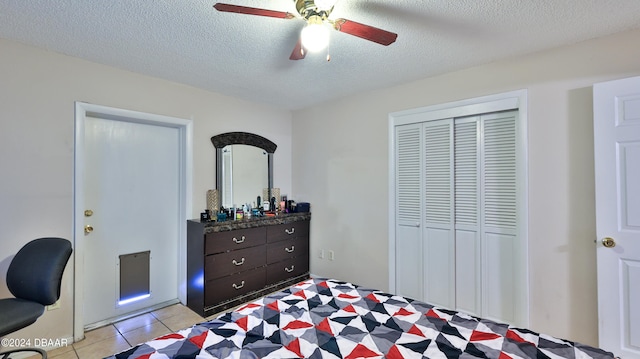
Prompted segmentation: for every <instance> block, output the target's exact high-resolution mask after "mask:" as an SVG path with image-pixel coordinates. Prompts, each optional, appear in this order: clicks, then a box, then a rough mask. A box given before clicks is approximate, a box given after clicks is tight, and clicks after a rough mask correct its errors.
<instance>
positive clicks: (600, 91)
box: [593, 77, 640, 358]
mask: <svg viewBox="0 0 640 359" xmlns="http://www.w3.org/2000/svg"><path fill="white" fill-rule="evenodd" d="M593 97H594V99H593V104H594V141H595V142H594V148H595V176H596V177H595V178H596V226H597V236H598V238H597V265H598V319H599V320H598V321H599V328H598V329H599V341H600V342H599V345H600V346H601V347H602V348H603V349H605V350H609V351H612V352H613V353H614V354H616V355H617V356H620V357H622V358H632V357H633V358H638V357H640V304H639V303H640V77H636V78H630V79H625V80H618V81H611V82H606V83H601V84H596V85H594V87H593Z"/></svg>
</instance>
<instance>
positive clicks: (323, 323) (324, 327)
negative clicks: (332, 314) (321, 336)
mask: <svg viewBox="0 0 640 359" xmlns="http://www.w3.org/2000/svg"><path fill="white" fill-rule="evenodd" d="M316 328H318V330H322V331H323V332H325V333H329V335H331V336H332V337H334V336H335V334H333V331H332V330H331V325H330V324H329V318H324V319H323V320H322V321H321V322H320V324H318V325H316Z"/></svg>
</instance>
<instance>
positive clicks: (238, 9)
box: [213, 3, 295, 19]
mask: <svg viewBox="0 0 640 359" xmlns="http://www.w3.org/2000/svg"><path fill="white" fill-rule="evenodd" d="M213 7H214V9H216V10H218V11H224V12H235V13H238V14H247V15H258V16H268V17H277V18H279V19H293V18H294V17H295V16H294V15H293V14H291V13H288V12H284V11H274V10H267V9H258V8H255V7H248V6H239V5H231V4H223V3H217V4H215V5H213Z"/></svg>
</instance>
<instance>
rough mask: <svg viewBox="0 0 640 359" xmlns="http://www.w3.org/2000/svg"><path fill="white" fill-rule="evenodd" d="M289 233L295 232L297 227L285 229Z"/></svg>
mask: <svg viewBox="0 0 640 359" xmlns="http://www.w3.org/2000/svg"><path fill="white" fill-rule="evenodd" d="M284 231H285V232H286V233H287V234H293V232H295V231H296V229H295V227H293V228H291V229H285V230H284Z"/></svg>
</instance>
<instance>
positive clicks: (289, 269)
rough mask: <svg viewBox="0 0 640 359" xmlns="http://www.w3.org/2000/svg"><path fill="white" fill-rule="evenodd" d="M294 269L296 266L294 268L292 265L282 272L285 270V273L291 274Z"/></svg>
mask: <svg viewBox="0 0 640 359" xmlns="http://www.w3.org/2000/svg"><path fill="white" fill-rule="evenodd" d="M295 267H296V266H294V265H293V264H292V265H291V268H285V269H284V270H285V271H286V272H287V273H291V272H293V270H294V269H295Z"/></svg>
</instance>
